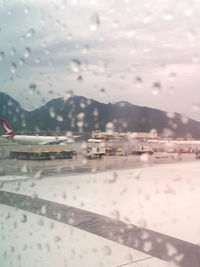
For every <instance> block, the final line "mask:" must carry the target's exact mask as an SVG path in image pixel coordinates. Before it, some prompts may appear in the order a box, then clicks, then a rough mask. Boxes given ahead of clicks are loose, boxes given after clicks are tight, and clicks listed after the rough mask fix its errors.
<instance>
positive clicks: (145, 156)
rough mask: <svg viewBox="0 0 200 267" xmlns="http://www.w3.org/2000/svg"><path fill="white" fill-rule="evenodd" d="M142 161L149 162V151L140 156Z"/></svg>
mask: <svg viewBox="0 0 200 267" xmlns="http://www.w3.org/2000/svg"><path fill="white" fill-rule="evenodd" d="M140 161H141V162H144V163H148V162H149V154H148V153H144V154H142V155H141V156H140Z"/></svg>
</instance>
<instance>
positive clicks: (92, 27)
mask: <svg viewBox="0 0 200 267" xmlns="http://www.w3.org/2000/svg"><path fill="white" fill-rule="evenodd" d="M90 22H91V24H90V30H91V31H96V30H97V29H98V27H99V26H100V18H99V15H98V14H97V13H96V14H94V15H93V16H92V17H91V19H90Z"/></svg>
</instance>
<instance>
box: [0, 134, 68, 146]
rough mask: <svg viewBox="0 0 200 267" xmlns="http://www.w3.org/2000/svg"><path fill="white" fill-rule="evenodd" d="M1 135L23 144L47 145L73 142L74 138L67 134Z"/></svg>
mask: <svg viewBox="0 0 200 267" xmlns="http://www.w3.org/2000/svg"><path fill="white" fill-rule="evenodd" d="M1 137H3V138H6V139H7V140H11V141H13V142H16V143H19V144H22V145H45V144H56V143H57V144H58V143H60V142H72V141H73V140H72V139H69V138H67V137H66V136H35V135H14V136H8V135H2V136H1Z"/></svg>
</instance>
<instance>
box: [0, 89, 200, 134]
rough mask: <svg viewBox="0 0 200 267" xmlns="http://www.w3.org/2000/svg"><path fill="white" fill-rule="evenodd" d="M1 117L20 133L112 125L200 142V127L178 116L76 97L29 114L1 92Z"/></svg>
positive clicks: (55, 100)
mask: <svg viewBox="0 0 200 267" xmlns="http://www.w3.org/2000/svg"><path fill="white" fill-rule="evenodd" d="M0 117H1V118H5V119H7V120H8V121H9V123H10V124H11V125H12V126H13V128H14V129H15V130H16V131H18V132H22V131H26V132H27V131H31V132H36V131H37V132H38V131H45V132H51V131H56V132H60V131H73V132H78V131H80V130H81V129H82V130H83V131H85V132H88V131H91V130H95V129H97V130H102V131H104V130H105V127H106V124H107V123H108V122H112V123H113V125H114V127H115V130H116V131H124V132H127V131H140V132H149V131H150V130H152V129H157V131H158V133H159V134H162V135H174V137H185V136H187V135H192V137H194V138H200V123H199V122H197V121H194V120H191V119H188V120H185V119H184V118H182V116H181V115H180V114H178V113H175V114H174V116H172V117H171V118H169V117H168V116H167V113H166V112H164V111H161V110H157V109H153V108H148V107H142V106H136V105H132V104H130V103H128V102H118V103H116V104H110V103H109V104H104V103H100V102H98V101H95V100H92V99H87V98H85V97H82V96H72V97H70V98H68V99H67V100H65V99H64V98H56V99H53V100H51V101H49V102H48V103H47V104H45V105H43V106H41V107H40V108H37V109H35V110H33V111H26V110H24V109H23V108H22V107H21V106H20V104H19V103H18V102H17V101H16V100H14V99H13V98H12V97H10V96H9V95H7V94H4V93H1V92H0Z"/></svg>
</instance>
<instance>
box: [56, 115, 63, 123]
mask: <svg viewBox="0 0 200 267" xmlns="http://www.w3.org/2000/svg"><path fill="white" fill-rule="evenodd" d="M56 120H57V121H60V122H62V121H64V119H63V117H62V116H61V115H58V116H57V117H56Z"/></svg>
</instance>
